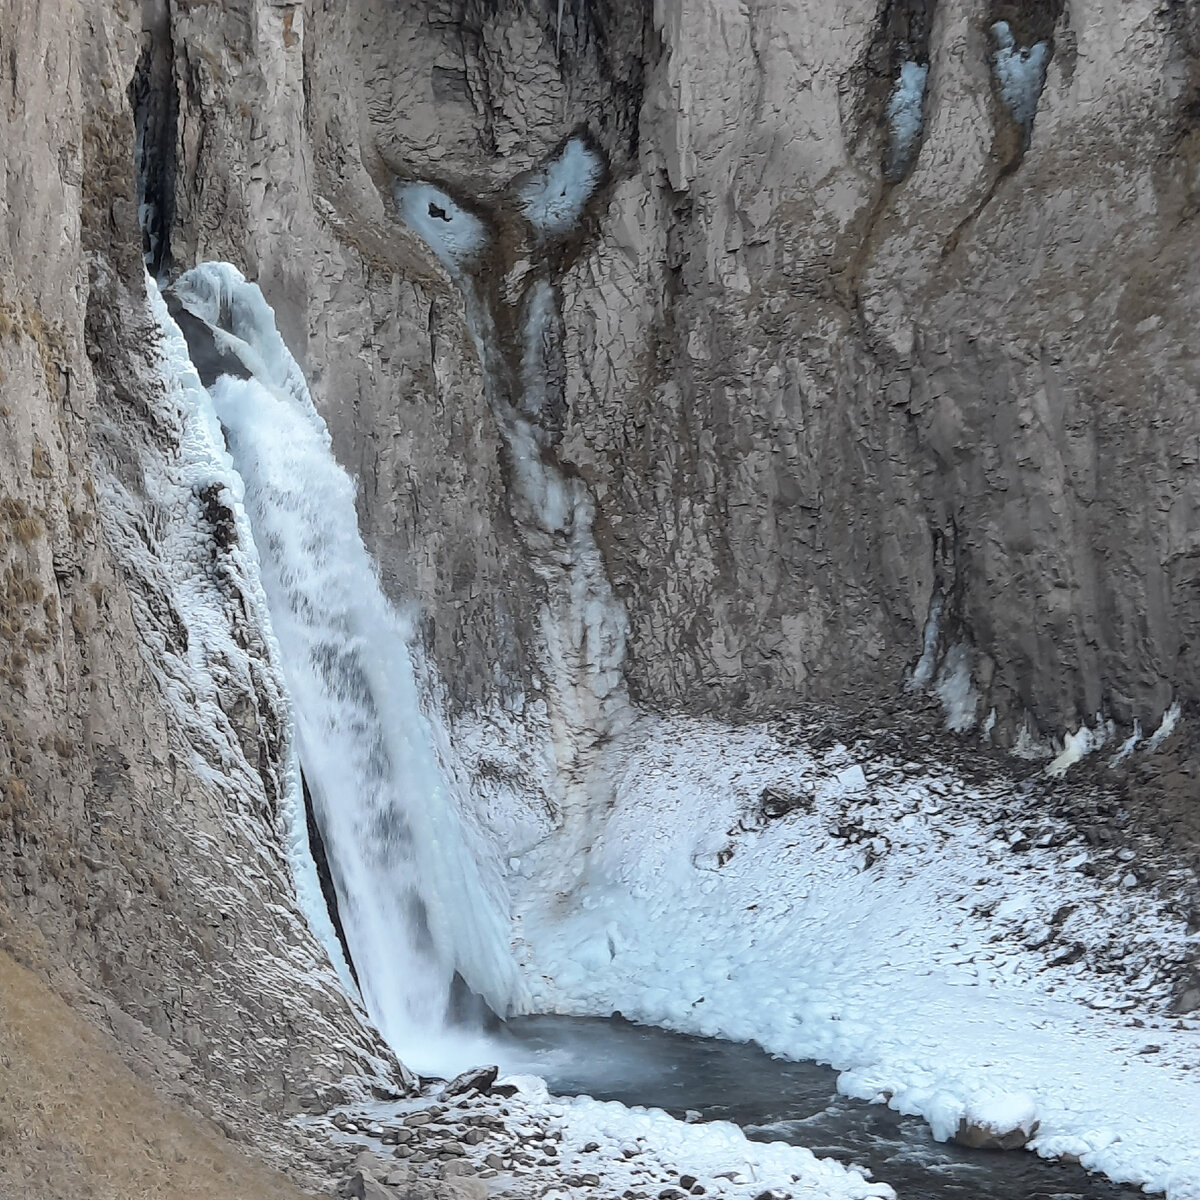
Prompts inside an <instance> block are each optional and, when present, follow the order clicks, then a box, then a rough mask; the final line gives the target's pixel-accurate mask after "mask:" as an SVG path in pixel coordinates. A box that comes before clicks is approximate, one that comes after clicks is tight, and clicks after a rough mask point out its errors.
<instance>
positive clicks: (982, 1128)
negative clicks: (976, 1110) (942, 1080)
mask: <svg viewBox="0 0 1200 1200" xmlns="http://www.w3.org/2000/svg"><path fill="white" fill-rule="evenodd" d="M1037 1131H1038V1122H1037V1121H1033V1122H1031V1123H1030V1124H1028V1125H1013V1126H1010V1127H1009V1128H1008V1129H998V1128H996V1127H995V1126H992V1125H986V1124H983V1123H982V1122H978V1121H969V1120H967V1118H966V1117H963V1118H962V1119H961V1120H960V1121H959V1122H958V1129H957V1131H956V1132H955V1134H954V1137H953V1139H952V1140H953V1141H955V1142H957V1143H958V1145H960V1146H967V1147H968V1148H969V1149H971V1150H1020V1149H1021V1148H1022V1147H1023V1146H1025V1145H1026V1143H1027V1142H1028V1141H1029V1140H1030V1138H1032V1137H1033V1135H1034V1134H1035V1133H1037Z"/></svg>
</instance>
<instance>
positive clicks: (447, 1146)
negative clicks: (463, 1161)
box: [438, 1142, 466, 1158]
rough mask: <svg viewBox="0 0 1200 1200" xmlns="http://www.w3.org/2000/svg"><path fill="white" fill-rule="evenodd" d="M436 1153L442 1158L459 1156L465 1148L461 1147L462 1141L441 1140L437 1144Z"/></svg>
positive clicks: (464, 1151)
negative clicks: (440, 1142) (439, 1143)
mask: <svg viewBox="0 0 1200 1200" xmlns="http://www.w3.org/2000/svg"><path fill="white" fill-rule="evenodd" d="M438 1153H439V1154H440V1155H442V1157H443V1158H461V1157H462V1156H463V1155H464V1154H465V1153H466V1150H465V1149H464V1148H463V1144H462V1142H442V1144H441V1145H440V1146H438Z"/></svg>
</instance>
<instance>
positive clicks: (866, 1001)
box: [511, 719, 1200, 1198]
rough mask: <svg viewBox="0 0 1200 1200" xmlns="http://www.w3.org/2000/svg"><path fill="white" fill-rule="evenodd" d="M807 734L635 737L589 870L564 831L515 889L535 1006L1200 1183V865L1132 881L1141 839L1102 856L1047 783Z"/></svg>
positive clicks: (1096, 1163)
mask: <svg viewBox="0 0 1200 1200" xmlns="http://www.w3.org/2000/svg"><path fill="white" fill-rule="evenodd" d="M795 745H796V741H795V740H790V741H785V740H782V739H780V738H777V737H776V736H775V735H774V734H773V733H771V732H770V731H768V730H766V729H764V728H761V727H759V728H754V727H750V728H739V729H730V728H725V727H722V726H720V725H718V724H716V723H710V722H701V721H685V720H682V719H679V720H672V721H662V722H660V723H658V724H657V725H655V726H653V727H651V728H650V730H649V733H648V740H647V741H646V743H645V744H644V745H642V746H640V747H638V748H626V749H623V750H622V749H620V748H615V749H613V750H612V751H611V756H610V759H609V761H608V762H607V763H606V764H605V766H606V767H607V769H609V770H610V771H611V773H612V775H613V777H614V778H615V779H616V780H617V789H616V803H615V805H614V807H613V809H612V811H611V813H610V814H609V815H608V817H607V818H606V819H605V820H603V821H600V822H598V823H597V825H596V827H595V828H594V829H593V832H592V836H591V838H590V842H589V847H590V849H589V853H588V855H587V859H586V863H585V864H584V865H583V867H582V874H581V875H580V877H579V878H578V879H574V878H570V877H568V876H567V874H566V872H565V871H564V869H563V866H562V864H561V863H560V862H559V861H557V859H556V855H557V847H556V846H555V843H554V840H553V839H550V840H548V841H547V842H546V843H545V844H544V845H543V847H541V848H540V849H538V850H535V851H532V852H529V853H526V854H525V855H524V856H523V858H522V866H521V873H520V876H519V878H513V879H512V880H511V883H512V885H513V887H514V890H515V891H516V893H517V898H516V908H517V913H518V918H517V927H518V931H519V933H520V934H521V936H522V938H523V941H524V946H523V949H522V956H523V959H524V962H525V964H526V969H527V971H528V975H529V978H530V980H531V986H532V987H533V989H534V992H535V995H534V997H533V998H534V1003H535V1007H536V1008H539V1009H542V1010H546V1011H558V1012H568V1013H577V1014H601V1015H602V1014H607V1013H609V1012H611V1011H612V1010H613V1009H619V1010H620V1011H621V1012H622V1013H623V1014H624V1015H625V1016H627V1017H629V1018H631V1019H634V1020H641V1021H644V1022H648V1023H654V1024H660V1025H664V1026H666V1027H668V1028H672V1029H676V1030H679V1031H682V1032H690V1033H696V1034H702V1035H708V1036H721V1037H726V1038H731V1039H734V1040H753V1041H757V1042H758V1043H760V1044H761V1045H762V1046H763V1047H764V1048H765V1049H766V1050H768V1051H769V1052H772V1053H777V1054H782V1055H785V1056H787V1057H791V1058H814V1059H817V1060H818V1061H822V1062H827V1063H830V1064H832V1065H833V1066H834V1067H835V1068H836V1069H838V1070H839V1071H841V1072H842V1074H841V1077H840V1084H839V1086H840V1089H841V1090H842V1091H843V1092H844V1093H845V1094H847V1095H851V1096H856V1097H859V1098H862V1099H865V1100H874V1101H880V1102H887V1103H889V1104H890V1105H891V1106H892V1107H893V1108H896V1109H898V1110H899V1111H901V1112H905V1113H911V1114H917V1115H921V1116H923V1117H925V1118H926V1119H927V1120H929V1121H930V1122H931V1124H932V1125H933V1127H934V1130H935V1132H936V1134H937V1135H938V1136H939V1137H947V1136H949V1135H950V1134H951V1133H953V1132H954V1131H955V1129H956V1128H957V1126H958V1122H959V1121H960V1120H963V1119H967V1120H969V1121H974V1122H976V1123H979V1124H982V1125H985V1126H987V1127H995V1128H997V1129H999V1128H1001V1127H1003V1126H1004V1125H1006V1124H1016V1125H1020V1126H1021V1127H1023V1128H1025V1129H1027V1130H1031V1129H1032V1128H1033V1125H1034V1122H1037V1123H1038V1126H1037V1132H1036V1134H1035V1136H1034V1139H1033V1141H1032V1146H1033V1148H1034V1149H1036V1150H1037V1151H1038V1152H1040V1153H1042V1154H1047V1155H1054V1154H1063V1153H1071V1154H1075V1155H1078V1156H1079V1158H1080V1159H1081V1161H1082V1163H1083V1165H1084V1166H1085V1167H1087V1168H1089V1169H1094V1170H1102V1171H1104V1172H1105V1173H1107V1174H1109V1175H1110V1176H1112V1177H1113V1178H1114V1179H1117V1180H1119V1181H1126V1182H1135V1183H1142V1184H1146V1185H1147V1186H1149V1187H1151V1188H1153V1189H1157V1190H1162V1189H1164V1188H1165V1189H1168V1191H1169V1194H1170V1195H1172V1196H1174V1197H1176V1198H1181V1197H1183V1196H1185V1195H1188V1194H1189V1193H1188V1192H1187V1188H1189V1187H1192V1186H1193V1185H1195V1184H1196V1183H1198V1182H1200V1158H1198V1157H1197V1147H1196V1145H1195V1136H1194V1135H1195V1130H1196V1129H1200V1087H1198V1086H1197V1082H1196V1081H1195V1080H1194V1079H1193V1077H1192V1076H1191V1075H1190V1074H1189V1073H1188V1069H1189V1068H1190V1067H1191V1065H1192V1060H1193V1059H1194V1054H1195V1046H1196V1043H1197V1035H1198V1033H1200V1023H1198V1022H1196V1021H1195V1020H1191V1019H1189V1020H1188V1021H1185V1022H1183V1024H1184V1025H1185V1026H1187V1028H1186V1029H1183V1030H1180V1029H1177V1028H1176V1022H1175V1021H1174V1019H1172V1020H1168V1019H1167V1018H1166V1017H1165V1016H1164V1010H1165V1008H1166V1005H1167V1002H1168V1000H1169V996H1170V988H1171V979H1172V976H1173V973H1174V972H1176V971H1178V970H1179V969H1180V968H1181V965H1182V964H1184V963H1186V962H1187V961H1189V960H1190V957H1191V956H1192V955H1194V954H1195V952H1196V949H1197V945H1198V941H1200V939H1198V938H1197V935H1195V934H1191V935H1189V934H1188V933H1187V930H1186V926H1185V925H1184V924H1183V923H1182V922H1181V921H1180V920H1179V919H1178V918H1176V917H1174V916H1172V914H1171V910H1170V909H1169V907H1168V904H1167V899H1169V893H1170V892H1171V891H1172V890H1173V888H1175V887H1176V886H1182V885H1183V881H1182V880H1181V881H1178V882H1177V883H1176V882H1172V881H1164V882H1163V888H1164V892H1165V893H1166V895H1159V894H1158V893H1157V892H1156V891H1155V890H1154V888H1153V887H1152V886H1150V885H1148V884H1147V883H1145V882H1144V881H1141V880H1142V876H1141V875H1140V874H1139V873H1138V872H1136V871H1129V873H1128V875H1125V872H1126V869H1127V867H1130V866H1134V867H1136V866H1137V862H1136V860H1137V858H1138V847H1137V846H1133V847H1132V848H1127V849H1123V850H1122V854H1121V856H1120V858H1119V859H1118V856H1117V855H1116V850H1115V848H1114V850H1113V851H1112V854H1111V856H1110V857H1111V859H1112V861H1109V859H1107V858H1101V857H1098V855H1099V854H1100V851H1093V850H1092V849H1090V848H1089V847H1088V846H1087V845H1086V843H1084V842H1082V841H1081V840H1080V839H1079V838H1078V837H1077V835H1076V834H1075V832H1074V831H1073V830H1072V829H1071V828H1070V827H1069V826H1068V825H1066V824H1065V823H1063V822H1059V821H1056V820H1055V819H1054V818H1052V817H1050V816H1048V815H1047V812H1046V809H1047V803H1046V801H1045V800H1043V799H1042V798H1041V797H1040V796H1039V794H1038V793H1037V790H1036V787H1035V788H1033V790H1030V789H1029V787H1028V786H1026V787H1025V789H1024V791H1023V793H1022V795H1020V796H1018V795H1017V794H1015V793H1014V791H1013V789H1012V787H1011V785H1010V786H1006V785H1005V784H1004V783H1003V782H1002V781H1001V782H998V784H997V785H996V786H995V787H994V788H992V789H985V788H981V787H969V786H966V785H964V784H962V783H961V782H960V781H958V780H956V779H955V778H954V777H953V775H952V774H950V773H948V772H941V773H938V772H936V771H929V770H927V769H921V768H919V767H917V766H916V765H915V764H911V763H904V762H894V761H891V760H886V759H876V760H873V761H872V760H868V761H856V760H855V758H854V756H853V755H852V754H850V752H849V751H848V750H847V749H846V748H845V747H835V748H834V750H832V751H830V752H829V753H828V754H825V755H823V756H821V757H819V758H818V757H815V756H812V755H809V754H806V753H805V752H804V751H802V750H797V749H794V748H793V747H794V746H795ZM848 768H858V770H857V771H848ZM860 774H861V776H862V778H863V779H865V781H866V788H865V790H864V788H863V787H862V785H861V783H860V779H859V775H860ZM1046 786H1049V785H1046ZM764 788H769V789H772V793H783V794H785V795H792V796H795V797H796V798H797V801H796V804H795V806H794V808H793V810H792V811H791V812H790V813H789V815H787V816H786V817H782V818H778V819H774V820H768V819H765V818H764V817H763V816H762V808H761V802H760V795H761V793H762V792H763V789H764ZM1089 864H1090V870H1091V871H1092V872H1093V873H1094V874H1095V876H1096V877H1095V878H1093V877H1091V876H1090V875H1089V874H1087V873H1085V872H1084V871H1083V868H1084V867H1087V866H1089ZM577 866H578V864H577ZM1105 876H1107V877H1108V882H1104V881H1103V878H1102V877H1105ZM1127 878H1131V879H1132V880H1133V884H1132V885H1126V884H1125V879H1127ZM567 896H569V897H570V899H569V902H566V901H565V900H564V897H567ZM1134 1015H1136V1016H1137V1019H1138V1021H1139V1022H1140V1024H1137V1025H1135V1024H1133V1023H1132V1021H1133V1017H1134ZM1154 1047H1157V1049H1154Z"/></svg>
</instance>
